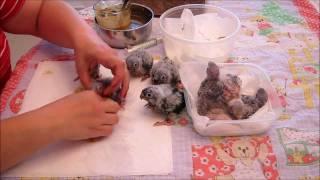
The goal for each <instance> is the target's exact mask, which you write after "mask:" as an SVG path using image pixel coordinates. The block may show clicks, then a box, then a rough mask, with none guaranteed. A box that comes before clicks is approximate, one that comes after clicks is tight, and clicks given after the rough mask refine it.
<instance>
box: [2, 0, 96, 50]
mask: <svg viewBox="0 0 320 180" xmlns="http://www.w3.org/2000/svg"><path fill="white" fill-rule="evenodd" d="M3 28H4V29H5V30H6V31H7V32H11V33H17V34H31V35H35V36H38V37H41V38H43V39H46V40H48V41H51V42H54V43H56V44H58V45H60V46H64V47H69V48H74V47H75V45H76V44H77V42H76V41H77V39H79V36H81V35H82V38H97V37H96V33H95V32H94V31H93V30H92V29H91V28H90V27H89V26H88V25H87V24H86V22H85V21H83V20H82V19H81V18H80V17H79V15H78V13H77V12H76V11H75V10H74V9H73V8H72V7H70V6H69V5H67V4H66V3H65V2H63V1H60V0H53V1H52V0H43V1H42V0H36V1H28V0H27V1H25V4H24V5H23V7H22V9H21V10H20V12H19V13H18V14H17V15H16V16H14V17H13V18H11V19H10V20H9V21H8V22H7V23H6V24H4V27H3ZM88 36H89V37H88Z"/></svg>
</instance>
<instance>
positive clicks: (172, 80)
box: [150, 58, 180, 86]
mask: <svg viewBox="0 0 320 180" xmlns="http://www.w3.org/2000/svg"><path fill="white" fill-rule="evenodd" d="M150 74H151V82H152V84H154V85H158V84H171V85H173V86H176V85H178V83H180V76H179V72H178V67H177V65H176V64H175V63H174V62H173V61H172V60H170V59H169V58H164V59H162V60H160V61H159V62H158V63H156V64H154V65H153V67H152V69H151V73H150Z"/></svg>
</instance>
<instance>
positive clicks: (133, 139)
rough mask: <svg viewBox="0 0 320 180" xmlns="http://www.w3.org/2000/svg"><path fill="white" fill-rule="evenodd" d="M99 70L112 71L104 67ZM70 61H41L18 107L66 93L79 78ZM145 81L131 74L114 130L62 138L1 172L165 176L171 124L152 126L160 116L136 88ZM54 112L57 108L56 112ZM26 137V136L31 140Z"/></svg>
mask: <svg viewBox="0 0 320 180" xmlns="http://www.w3.org/2000/svg"><path fill="white" fill-rule="evenodd" d="M102 74H103V75H108V74H109V75H111V73H110V71H109V70H106V69H103V70H102ZM76 76H77V75H76V71H75V66H74V62H72V61H68V62H55V61H46V62H41V63H39V65H38V68H37V70H36V72H35V74H34V77H33V78H32V80H31V82H30V85H29V87H28V89H27V91H26V95H25V99H24V102H23V105H22V110H21V112H27V111H30V110H32V109H35V108H38V107H41V106H43V105H45V104H48V103H50V102H52V101H54V100H56V99H59V98H61V97H63V96H66V95H68V94H71V93H73V92H74V90H75V89H76V88H77V87H79V85H80V83H79V81H78V82H74V78H75V77H76ZM148 83H149V81H145V82H141V81H140V79H132V80H131V82H130V89H129V92H128V95H127V99H126V105H125V108H124V110H122V111H121V112H119V116H120V121H119V123H118V124H117V125H116V127H115V129H114V131H113V134H112V135H111V136H110V137H108V138H105V139H103V140H100V141H97V142H89V141H70V142H61V143H58V144H55V145H51V146H50V147H48V148H46V149H44V150H42V151H40V152H39V153H37V154H35V155H34V156H32V157H31V158H30V159H28V160H26V161H24V162H23V163H21V164H20V165H18V166H16V167H15V168H13V169H11V170H9V171H8V172H6V173H5V174H4V175H3V176H4V177H20V176H23V177H41V176H42V177H43V176H46V177H48V176H49V177H66V176H72V177H74V176H99V175H108V176H109V175H110V176H126V175H165V174H169V173H170V172H172V168H173V167H172V166H173V165H172V164H173V162H172V143H171V133H170V128H169V127H167V126H161V127H153V123H155V122H156V121H160V120H162V119H163V117H161V116H160V115H157V114H155V113H153V112H151V111H150V110H148V109H146V108H145V107H144V105H145V102H144V101H142V100H140V98H139V95H140V92H141V90H142V89H143V88H144V87H146V86H147V85H148ZM57 113H59V112H57ZM30 141H31V140H30Z"/></svg>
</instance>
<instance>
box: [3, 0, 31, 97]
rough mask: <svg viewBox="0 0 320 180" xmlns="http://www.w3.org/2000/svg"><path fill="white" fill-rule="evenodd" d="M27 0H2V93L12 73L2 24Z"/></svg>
mask: <svg viewBox="0 0 320 180" xmlns="http://www.w3.org/2000/svg"><path fill="white" fill-rule="evenodd" d="M24 2H25V0H0V93H1V91H2V89H3V87H4V86H5V84H6V81H7V80H8V79H9V77H10V74H11V65H10V50H9V44H8V41H7V39H6V36H5V34H4V32H3V30H2V25H3V24H4V23H5V22H6V21H7V20H8V19H10V18H11V17H13V16H14V15H15V14H17V12H19V10H20V9H21V7H22V6H23V4H24Z"/></svg>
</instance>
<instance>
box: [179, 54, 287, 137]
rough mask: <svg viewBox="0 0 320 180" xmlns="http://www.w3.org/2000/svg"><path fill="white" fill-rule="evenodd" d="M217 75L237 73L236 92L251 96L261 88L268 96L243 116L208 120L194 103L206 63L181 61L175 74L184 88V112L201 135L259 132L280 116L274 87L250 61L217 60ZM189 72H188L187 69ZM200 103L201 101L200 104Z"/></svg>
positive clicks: (236, 134)
mask: <svg viewBox="0 0 320 180" xmlns="http://www.w3.org/2000/svg"><path fill="white" fill-rule="evenodd" d="M217 65H218V67H219V69H220V75H219V76H220V77H221V76H223V75H226V74H233V75H237V76H238V77H239V78H240V80H241V81H242V82H241V86H240V94H241V95H248V96H252V95H253V94H254V93H256V92H257V90H258V89H260V88H263V89H264V90H265V91H266V93H267V96H268V100H267V101H266V103H265V104H264V105H263V106H262V107H261V108H259V110H258V111H256V112H255V113H254V114H252V115H251V116H250V117H249V118H246V119H238V120H230V119H229V120H223V119H216V120H211V119H209V118H208V117H207V116H203V115H199V113H198V112H199V111H198V108H199V107H198V106H199V104H198V103H197V101H198V98H199V94H198V91H199V87H200V84H201V82H202V81H203V80H204V79H205V78H206V76H207V75H206V69H207V67H208V62H206V61H205V60H198V61H195V60H194V61H188V62H184V63H182V64H181V66H180V69H179V73H180V76H181V81H182V83H183V85H184V88H185V93H184V95H185V99H186V107H187V112H188V114H189V115H190V116H191V118H192V121H193V126H194V128H195V130H196V131H197V132H198V133H199V134H201V135H203V136H241V135H252V134H259V133H263V132H265V131H267V130H268V129H269V128H270V127H271V125H272V123H273V122H274V121H275V120H276V119H277V118H278V117H279V116H280V113H281V112H282V106H281V104H280V100H279V97H278V95H277V93H276V90H275V89H274V88H273V86H272V84H271V81H270V79H269V78H268V76H267V75H266V73H265V72H264V71H263V70H262V69H261V68H260V67H259V66H256V65H254V64H249V63H247V64H245V63H243V64H236V63H217ZM191 71H192V72H193V73H191V74H190V72H191ZM202 105H203V104H202Z"/></svg>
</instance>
